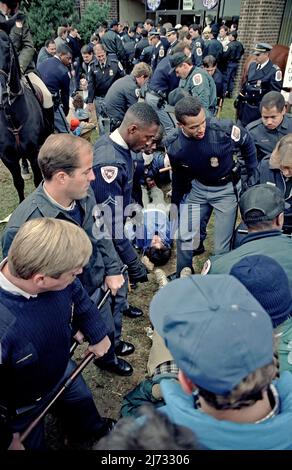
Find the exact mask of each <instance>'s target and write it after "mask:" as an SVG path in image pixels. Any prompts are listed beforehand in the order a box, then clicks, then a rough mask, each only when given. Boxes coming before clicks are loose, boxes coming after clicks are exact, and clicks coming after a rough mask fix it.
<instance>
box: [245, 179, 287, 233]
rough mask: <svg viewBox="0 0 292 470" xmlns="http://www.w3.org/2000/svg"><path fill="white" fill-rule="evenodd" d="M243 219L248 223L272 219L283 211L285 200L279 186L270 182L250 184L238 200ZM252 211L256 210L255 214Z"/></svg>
mask: <svg viewBox="0 0 292 470" xmlns="http://www.w3.org/2000/svg"><path fill="white" fill-rule="evenodd" d="M239 207H240V212H241V216H242V219H243V221H244V222H245V223H246V224H247V225H248V224H253V223H258V222H264V221H269V220H273V219H274V218H275V217H277V215H279V214H281V212H284V208H285V201H284V198H283V195H282V192H281V191H280V189H279V188H277V187H276V186H274V185H273V184H271V183H266V184H258V185H256V186H252V187H251V188H249V189H248V190H247V191H245V192H244V193H243V195H242V196H241V198H240V200H239ZM252 211H257V213H256V215H255V214H254V213H253V212H252Z"/></svg>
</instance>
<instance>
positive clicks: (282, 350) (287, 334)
mask: <svg viewBox="0 0 292 470" xmlns="http://www.w3.org/2000/svg"><path fill="white" fill-rule="evenodd" d="M275 334H276V336H277V338H278V340H279V343H278V346H277V350H278V357H279V362H280V372H284V370H288V371H289V372H292V317H291V318H288V320H286V321H284V322H283V323H281V325H279V326H278V327H277V328H276V330H275Z"/></svg>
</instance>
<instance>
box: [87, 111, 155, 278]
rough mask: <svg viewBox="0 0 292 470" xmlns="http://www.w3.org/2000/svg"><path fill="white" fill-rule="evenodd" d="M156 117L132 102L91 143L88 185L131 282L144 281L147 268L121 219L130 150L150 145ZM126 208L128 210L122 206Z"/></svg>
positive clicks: (128, 194) (128, 196)
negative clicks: (115, 124)
mask: <svg viewBox="0 0 292 470" xmlns="http://www.w3.org/2000/svg"><path fill="white" fill-rule="evenodd" d="M159 125H160V123H159V119H158V116H157V114H156V112H155V111H154V110H153V109H152V108H151V106H149V105H148V104H146V103H135V104H133V105H132V106H131V107H130V108H129V109H128V111H127V112H126V114H125V116H124V119H123V121H122V123H121V125H120V127H119V128H118V129H116V130H115V131H114V132H113V133H112V134H110V135H109V136H107V135H104V136H102V137H101V138H99V139H98V140H97V142H96V143H95V146H94V161H93V171H94V175H95V180H94V181H93V182H92V188H93V191H94V194H95V198H96V202H97V204H98V205H97V210H98V208H100V212H101V214H104V215H103V217H104V222H105V224H106V225H107V227H108V230H109V231H110V234H111V236H112V239H113V243H114V245H115V248H116V250H117V253H118V255H119V256H120V258H121V260H122V262H123V263H125V264H127V266H128V273H129V277H130V281H131V282H135V283H136V282H146V281H147V280H148V279H147V270H146V268H145V266H144V265H143V264H142V263H141V261H140V260H139V258H138V256H137V253H136V252H135V250H134V248H133V246H132V244H131V242H130V240H128V238H127V237H126V236H125V233H124V223H125V221H126V218H127V216H130V215H131V207H129V206H130V204H131V202H132V188H133V160H132V156H131V150H132V151H134V152H140V151H142V150H143V149H144V147H146V146H147V145H151V143H152V141H153V139H154V138H155V136H156V135H157V131H158V128H159ZM126 208H127V209H128V212H127V210H126Z"/></svg>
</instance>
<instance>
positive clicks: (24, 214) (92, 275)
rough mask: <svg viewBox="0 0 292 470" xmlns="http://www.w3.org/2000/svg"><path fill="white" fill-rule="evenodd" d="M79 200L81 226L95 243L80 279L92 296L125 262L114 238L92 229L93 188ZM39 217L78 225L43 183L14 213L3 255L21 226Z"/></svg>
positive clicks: (4, 235)
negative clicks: (103, 236)
mask: <svg viewBox="0 0 292 470" xmlns="http://www.w3.org/2000/svg"><path fill="white" fill-rule="evenodd" d="M78 202H79V203H80V207H81V209H82V210H83V212H84V217H83V223H82V225H81V227H82V228H83V229H84V230H85V232H86V233H87V235H88V236H89V238H90V241H91V243H92V255H91V257H90V260H89V262H88V264H87V265H86V266H85V268H84V269H83V272H82V274H81V275H80V280H81V282H82V284H83V286H84V287H85V289H86V290H87V292H88V293H89V295H92V294H93V292H94V291H95V290H96V289H97V288H98V287H101V286H102V284H103V280H104V277H105V276H107V275H109V276H110V275H116V274H120V272H121V264H120V261H118V258H117V254H116V251H115V248H114V245H113V242H112V240H110V239H105V238H103V239H101V240H97V239H96V238H95V237H94V236H93V233H92V228H93V225H94V222H95V220H94V217H93V215H92V214H93V208H94V206H95V204H96V202H95V198H94V194H93V191H92V189H91V188H89V190H88V195H87V196H86V197H85V198H83V199H81V200H80V201H78ZM37 217H53V218H56V219H62V220H68V221H69V222H72V223H75V224H77V222H76V221H75V220H73V219H72V218H71V217H70V216H69V215H68V213H67V212H66V211H65V210H62V209H61V208H60V207H58V206H55V205H54V204H53V203H52V202H51V201H50V200H49V199H48V197H47V196H46V194H45V192H44V190H43V184H42V183H41V184H40V185H39V186H38V188H36V189H35V190H34V191H33V193H31V194H30V195H29V196H28V197H27V198H26V199H25V200H24V201H23V202H22V203H21V204H20V205H19V206H18V207H17V208H16V209H15V211H14V212H13V214H12V216H11V218H10V220H9V223H8V225H7V227H6V229H5V232H4V234H3V237H2V249H3V256H5V257H6V256H7V253H8V250H9V248H10V245H11V243H12V241H13V239H14V237H15V235H16V234H17V232H18V230H19V228H20V227H21V225H22V224H24V223H25V222H26V221H27V220H31V219H35V218H37Z"/></svg>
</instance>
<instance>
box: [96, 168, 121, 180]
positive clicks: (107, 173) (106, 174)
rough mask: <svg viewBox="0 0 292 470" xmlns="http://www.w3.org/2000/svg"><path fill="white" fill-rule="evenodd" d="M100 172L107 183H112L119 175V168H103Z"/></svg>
mask: <svg viewBox="0 0 292 470" xmlns="http://www.w3.org/2000/svg"><path fill="white" fill-rule="evenodd" d="M100 172H101V176H102V177H103V179H104V181H105V182H106V183H112V182H113V181H114V180H115V179H116V177H117V175H118V168H117V167H116V166H103V167H102V168H101V169H100Z"/></svg>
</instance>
